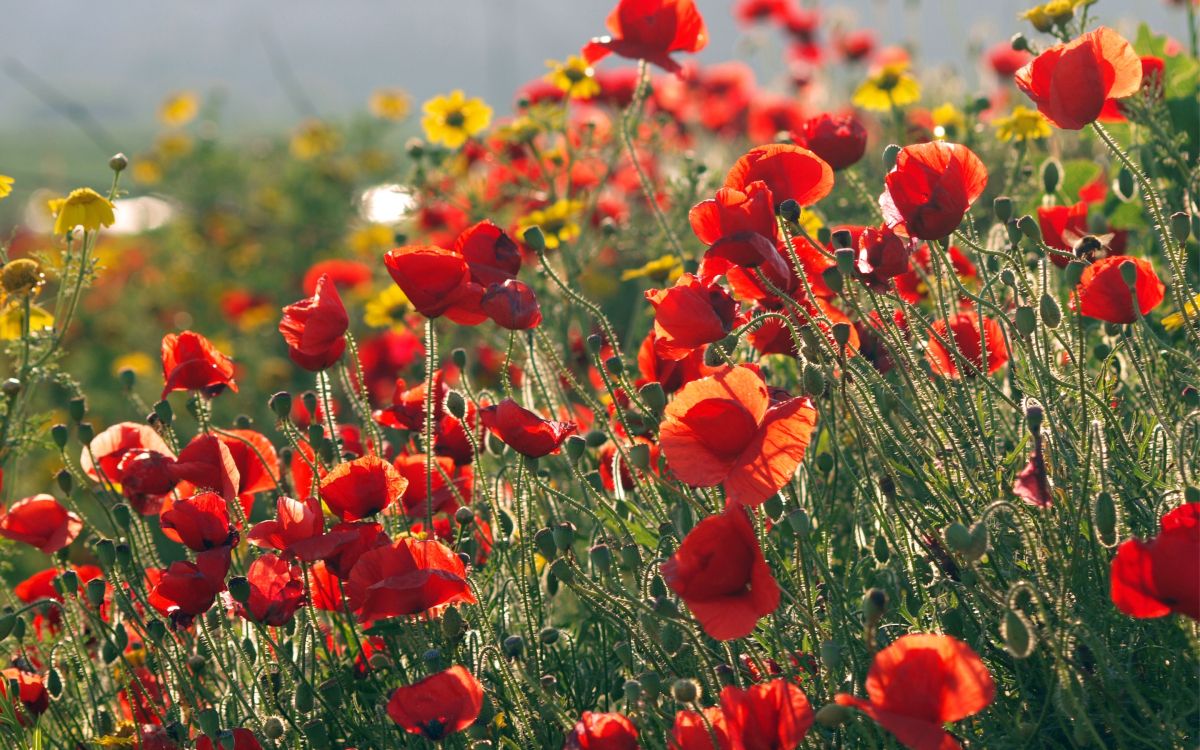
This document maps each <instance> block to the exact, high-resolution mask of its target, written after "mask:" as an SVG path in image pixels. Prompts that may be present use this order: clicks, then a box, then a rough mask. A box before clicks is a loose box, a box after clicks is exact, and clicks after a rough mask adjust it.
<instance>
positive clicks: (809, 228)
mask: <svg viewBox="0 0 1200 750" xmlns="http://www.w3.org/2000/svg"><path fill="white" fill-rule="evenodd" d="M799 224H800V226H801V227H803V228H804V231H806V232H808V234H809V236H810V237H816V236H817V232H819V231H821V227H823V226H825V222H823V221H821V217H820V216H817V214H816V212H815V211H809V210H808V209H807V208H805V209H802V210H801V211H800V221H799Z"/></svg>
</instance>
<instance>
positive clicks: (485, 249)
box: [454, 220, 521, 288]
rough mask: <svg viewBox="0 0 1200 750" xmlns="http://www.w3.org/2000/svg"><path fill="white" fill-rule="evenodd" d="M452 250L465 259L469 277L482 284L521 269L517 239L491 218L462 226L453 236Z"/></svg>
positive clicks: (506, 277) (513, 275)
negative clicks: (459, 232) (456, 235)
mask: <svg viewBox="0 0 1200 750" xmlns="http://www.w3.org/2000/svg"><path fill="white" fill-rule="evenodd" d="M454 252H456V253H458V254H459V255H461V256H462V257H463V259H464V260H466V262H467V268H468V269H470V272H471V280H472V281H474V282H476V283H477V284H480V285H481V286H483V287H485V288H486V287H488V286H491V285H492V284H503V283H504V282H505V281H508V280H509V279H513V278H516V276H517V272H518V271H520V270H521V250H520V248H518V247H517V243H515V242H513V240H512V238H511V237H509V236H508V235H507V234H506V233H505V232H504V230H503V229H501V228H500V227H498V226H496V224H495V223H494V222H491V221H486V220H485V221H480V222H478V223H476V224H472V225H471V226H469V227H467V228H466V229H464V230H463V231H462V233H461V234H459V235H458V237H456V238H455V240H454Z"/></svg>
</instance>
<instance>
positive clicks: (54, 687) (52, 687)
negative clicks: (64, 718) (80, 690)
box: [46, 667, 63, 698]
mask: <svg viewBox="0 0 1200 750" xmlns="http://www.w3.org/2000/svg"><path fill="white" fill-rule="evenodd" d="M62 689H63V683H62V675H60V674H59V673H58V670H57V669H55V668H53V667H51V668H50V672H49V673H47V674H46V691H47V692H48V693H50V697H51V698H57V697H58V696H60V695H62Z"/></svg>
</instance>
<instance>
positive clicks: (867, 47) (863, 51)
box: [834, 29, 876, 62]
mask: <svg viewBox="0 0 1200 750" xmlns="http://www.w3.org/2000/svg"><path fill="white" fill-rule="evenodd" d="M875 42H876V40H875V33H874V32H872V31H871V30H870V29H855V30H853V31H848V32H846V33H845V34H840V35H838V36H837V37H836V38H835V39H834V43H835V44H836V45H837V49H838V52H841V53H842V57H845V58H846V59H847V60H849V61H850V62H857V61H859V60H862V59H864V58H866V57H867V56H868V55H870V54H871V53H872V52H874V51H875Z"/></svg>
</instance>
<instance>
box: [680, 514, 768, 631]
mask: <svg viewBox="0 0 1200 750" xmlns="http://www.w3.org/2000/svg"><path fill="white" fill-rule="evenodd" d="M662 576H663V579H664V580H665V581H666V582H667V586H669V587H670V588H671V590H672V591H674V592H675V593H676V594H677V595H678V596H679V598H680V599H682V600H683V602H684V604H687V606H688V609H690V610H691V611H692V614H693V615H695V617H696V619H697V620H698V621H699V622H700V627H702V628H704V632H705V633H707V634H708V635H709V636H710V637H712V638H715V639H716V640H719V641H729V640H733V639H734V638H743V637H745V636H747V635H750V633H752V632H754V626H755V625H757V624H758V621H759V619H760V618H762V617H766V616H767V615H769V614H771V613H772V612H774V611H775V610H776V609H777V608H778V607H779V584H778V583H776V582H775V577H774V576H773V575H771V569H770V567H768V566H767V561H766V558H764V557H763V553H762V547H760V546H759V543H758V538H757V537H756V536H755V535H754V527H753V526H751V525H750V518H749V516H748V515H747V513H746V510H745V508H739V507H733V508H728V509H727V510H726V511H725V512H724V513H722V514H721V515H719V516H709V517H708V518H706V519H704V520H703V521H701V522H700V523H698V524H696V526H695V527H694V528H693V529H692V530H691V531H689V532H688V534H687V536H685V537H684V538H683V541H682V542H681V543H680V545H679V549H678V550H676V551H675V554H674V555H672V556H671V558H670V559H669V560H667V561H666V562H664V563H663V564H662Z"/></svg>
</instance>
